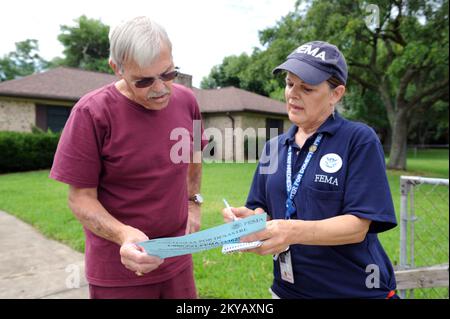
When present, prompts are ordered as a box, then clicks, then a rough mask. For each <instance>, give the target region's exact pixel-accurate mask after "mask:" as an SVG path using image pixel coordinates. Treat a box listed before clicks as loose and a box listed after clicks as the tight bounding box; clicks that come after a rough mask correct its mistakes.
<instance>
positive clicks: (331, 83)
mask: <svg viewBox="0 0 450 319" xmlns="http://www.w3.org/2000/svg"><path fill="white" fill-rule="evenodd" d="M327 82H328V85H329V86H330V88H332V89H335V88H337V87H338V86H339V85H344V86H345V84H344V83H342V82H341V81H340V80H338V79H337V78H336V77H334V76H331V77H330V78H329V79H328V80H327Z"/></svg>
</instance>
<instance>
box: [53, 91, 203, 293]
mask: <svg viewBox="0 0 450 319" xmlns="http://www.w3.org/2000/svg"><path fill="white" fill-rule="evenodd" d="M200 119H201V115H200V111H199V108H198V104H197V102H196V100H195V97H194V95H193V94H192V92H191V91H190V90H189V89H187V88H185V87H183V86H181V85H177V84H173V87H172V95H171V97H170V102H169V104H168V106H167V107H166V108H164V109H162V110H159V111H153V110H147V109H145V108H144V107H142V106H140V105H139V104H136V103H135V102H133V101H131V100H130V99H128V98H127V97H125V96H124V95H122V94H121V93H120V92H119V91H118V90H117V88H116V87H115V85H114V84H110V85H107V86H105V87H103V88H100V89H98V90H96V91H93V92H91V93H89V94H87V95H86V96H84V97H83V98H81V99H80V101H79V102H78V103H77V104H76V105H75V106H74V108H73V110H72V112H71V114H70V117H69V119H68V121H67V123H66V126H65V127H64V130H63V133H62V136H61V139H60V141H59V144H58V149H57V151H56V154H55V159H54V162H53V167H52V169H51V172H50V177H51V178H53V179H56V180H58V181H61V182H64V183H67V184H70V185H73V186H75V187H79V188H97V190H98V199H99V201H100V202H101V203H102V205H103V206H104V207H105V208H106V210H107V211H108V212H109V213H110V214H111V215H112V216H114V217H115V218H117V219H118V220H119V221H121V222H122V223H124V224H126V225H130V226H132V227H135V228H137V229H139V230H141V231H142V232H144V233H145V234H146V235H147V236H148V237H149V238H151V239H152V238H159V237H173V236H181V235H184V234H185V230H186V225H187V218H188V208H187V204H188V194H187V184H186V178H187V168H188V163H186V162H181V163H174V162H173V161H172V160H171V157H170V154H171V149H172V147H174V149H176V150H179V145H180V141H181V140H182V138H181V136H178V139H177V135H176V134H175V135H174V136H172V139H171V132H173V131H174V130H175V129H177V130H176V131H175V132H177V131H178V132H179V131H180V130H181V131H184V132H186V134H185V137H186V136H187V134H189V136H188V137H190V140H188V141H189V144H191V145H190V146H191V147H190V151H191V152H192V149H193V147H192V143H193V141H194V135H193V134H194V129H193V127H194V126H193V120H200ZM187 132H188V133H187ZM201 133H203V131H202V132H201ZM196 138H197V137H196ZM197 139H198V138H197ZM185 140H187V139H185ZM206 142H207V141H205V140H202V147H203V146H204V145H205V143H206ZM177 146H178V147H177ZM179 151H180V150H179ZM172 153H173V151H172ZM84 231H85V234H86V251H85V254H86V277H87V280H88V281H89V283H91V284H93V285H97V286H134V285H141V284H151V283H157V282H161V281H165V280H168V279H170V278H171V277H173V276H174V275H175V274H177V273H178V272H180V271H182V270H183V269H184V268H186V267H188V266H189V265H190V263H192V258H191V256H190V255H185V256H180V257H173V258H167V259H165V261H164V263H163V264H162V265H161V266H160V267H159V268H158V269H156V270H154V271H152V272H150V273H148V274H146V275H144V276H142V277H138V276H136V275H135V273H134V272H132V271H130V270H128V269H126V268H125V267H124V266H123V265H122V263H121V261H120V254H119V249H120V247H119V245H117V244H115V243H113V242H111V241H108V240H106V239H103V238H101V237H99V236H97V235H95V234H94V233H92V232H91V231H89V230H88V229H86V228H85V229H84Z"/></svg>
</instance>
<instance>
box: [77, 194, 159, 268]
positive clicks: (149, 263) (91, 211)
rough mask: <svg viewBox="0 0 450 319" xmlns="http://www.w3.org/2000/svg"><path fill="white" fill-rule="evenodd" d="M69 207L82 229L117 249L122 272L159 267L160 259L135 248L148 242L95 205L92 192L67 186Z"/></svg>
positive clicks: (141, 235) (95, 201)
mask: <svg viewBox="0 0 450 319" xmlns="http://www.w3.org/2000/svg"><path fill="white" fill-rule="evenodd" d="M69 207H70V209H71V210H72V212H73V213H74V215H75V216H76V218H77V219H78V220H79V221H80V222H81V224H82V225H83V226H84V227H86V228H87V229H89V230H90V231H92V232H93V233H94V234H96V235H97V236H100V237H102V238H105V239H107V240H109V241H112V242H114V243H116V244H118V245H119V246H121V248H120V255H121V260H122V263H123V264H124V266H125V267H126V268H128V269H130V270H131V271H134V272H141V273H147V272H150V271H152V270H154V269H156V268H158V266H159V265H160V264H161V263H162V260H161V259H160V258H157V257H154V256H148V255H147V253H146V252H145V250H144V249H143V248H142V247H139V246H137V245H135V243H137V242H140V241H144V240H148V237H147V235H145V234H144V233H143V232H141V231H140V230H139V229H136V228H134V227H131V226H128V225H125V224H123V223H121V222H120V221H119V220H117V219H116V218H114V217H113V216H112V215H111V214H110V213H109V212H108V211H107V210H106V209H105V208H104V207H103V205H102V204H101V203H100V202H99V200H98V198H97V189H96V188H77V187H74V186H69Z"/></svg>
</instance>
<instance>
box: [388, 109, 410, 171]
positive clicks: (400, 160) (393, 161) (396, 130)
mask: <svg viewBox="0 0 450 319" xmlns="http://www.w3.org/2000/svg"><path fill="white" fill-rule="evenodd" d="M407 141H408V121H407V112H406V109H405V108H400V107H399V108H398V109H397V112H396V113H395V119H394V125H392V135H391V149H390V151H389V161H388V164H387V168H389V169H397V170H406V151H407Z"/></svg>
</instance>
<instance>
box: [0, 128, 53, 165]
mask: <svg viewBox="0 0 450 319" xmlns="http://www.w3.org/2000/svg"><path fill="white" fill-rule="evenodd" d="M59 137H60V134H57V133H52V132H48V133H43V132H38V133H20V132H0V154H1V156H0V173H6V172H19V171H30V170H37V169H43V168H49V167H51V166H52V163H53V156H54V154H55V151H56V147H57V145H58V140H59Z"/></svg>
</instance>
